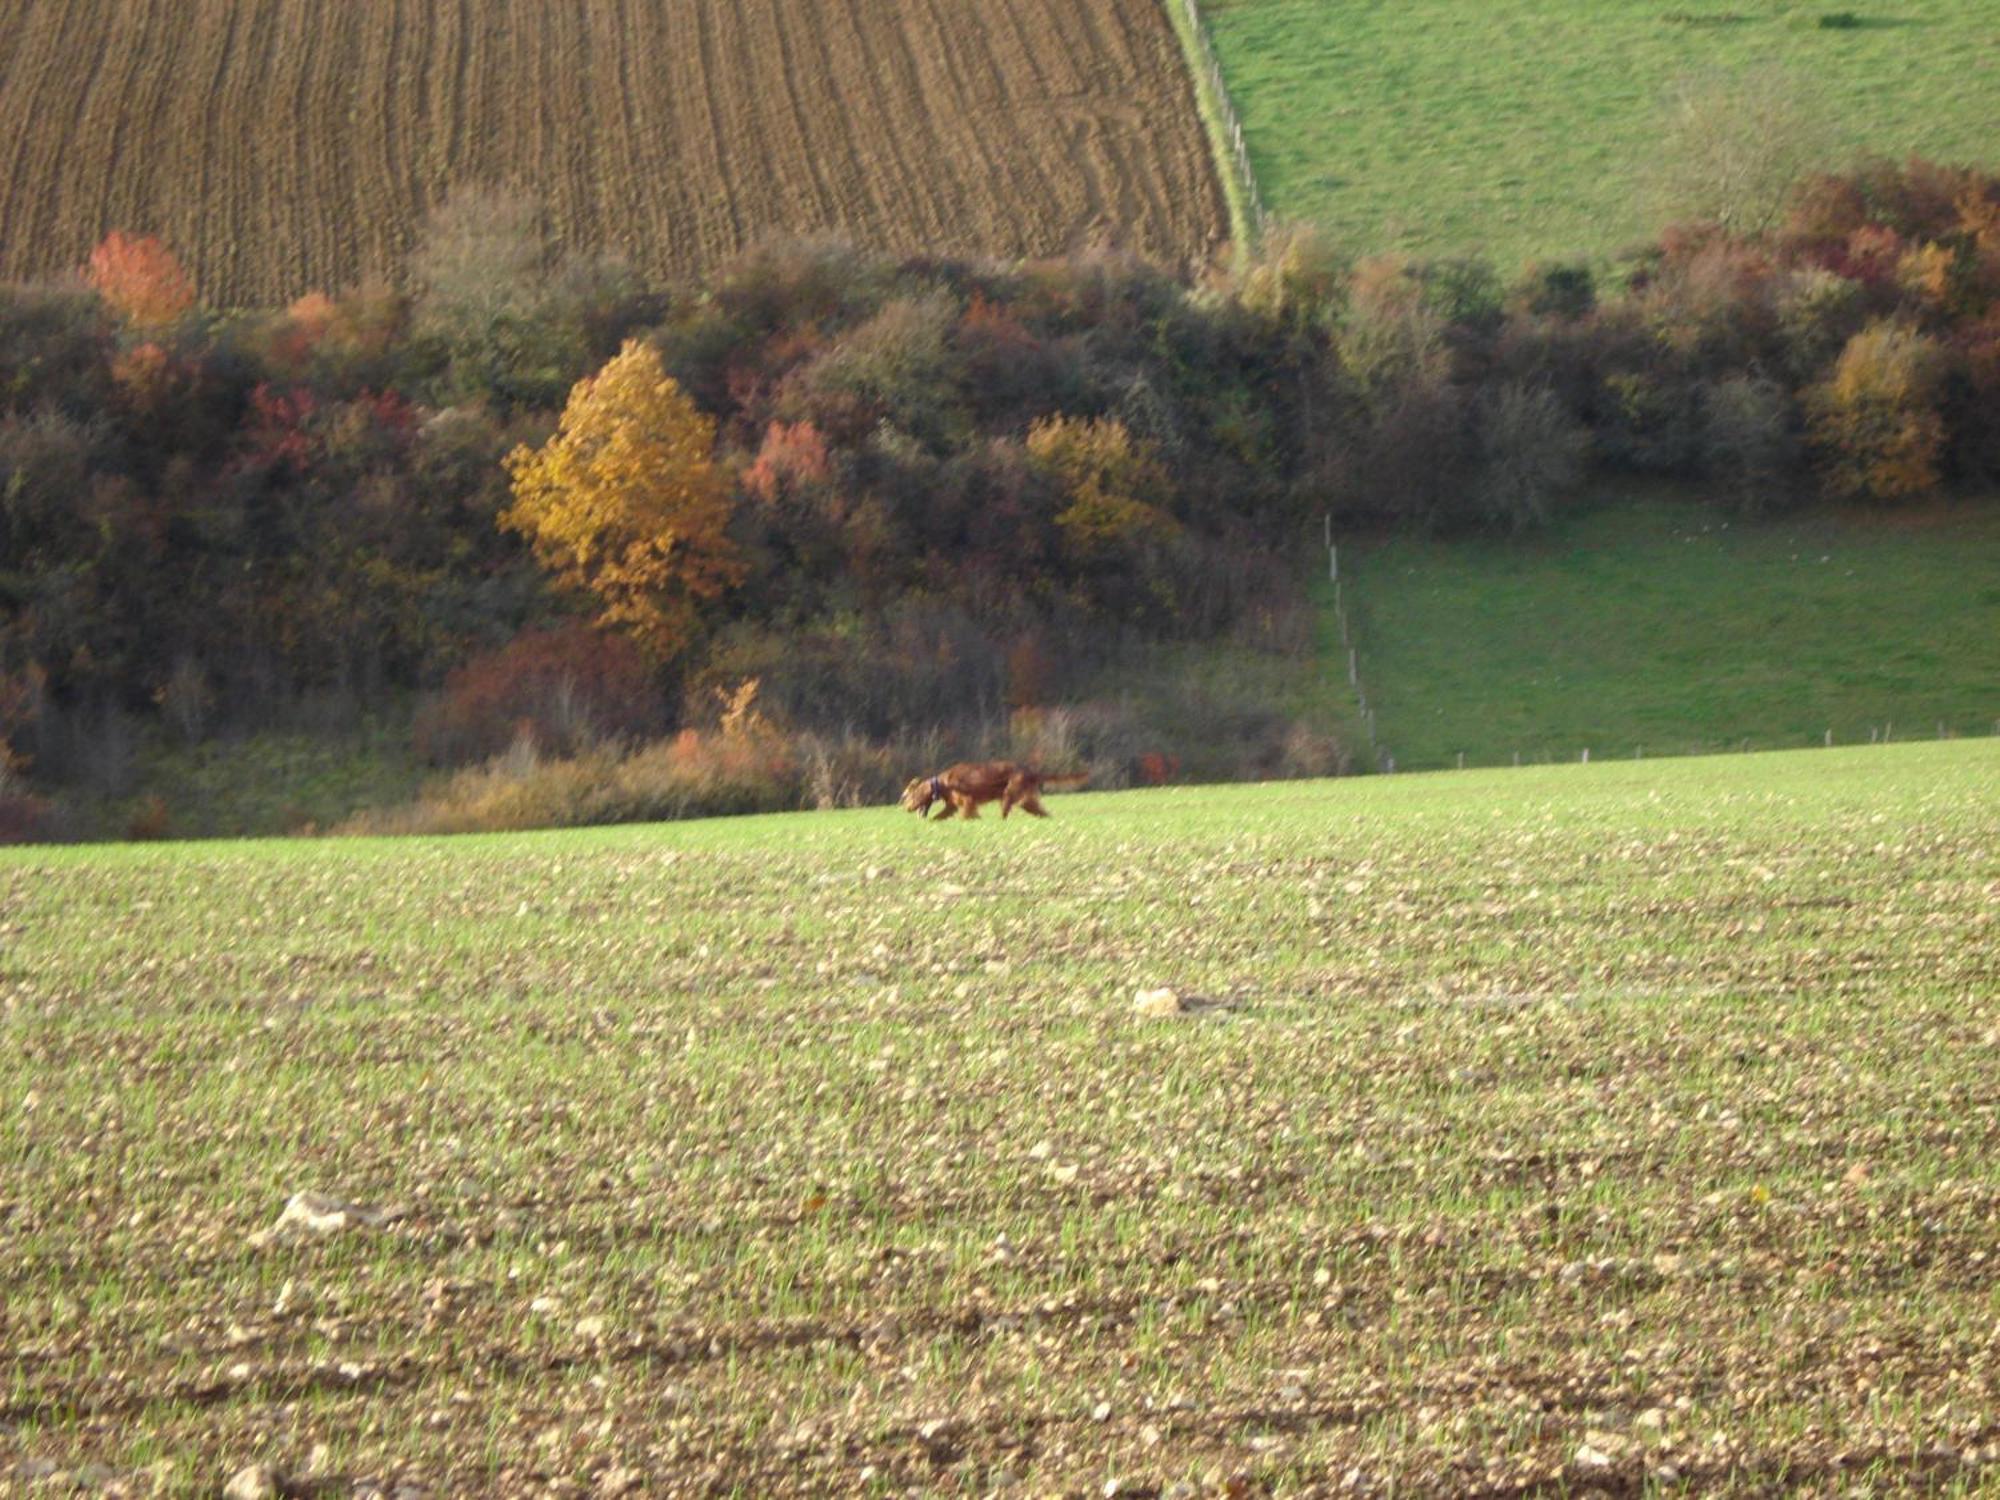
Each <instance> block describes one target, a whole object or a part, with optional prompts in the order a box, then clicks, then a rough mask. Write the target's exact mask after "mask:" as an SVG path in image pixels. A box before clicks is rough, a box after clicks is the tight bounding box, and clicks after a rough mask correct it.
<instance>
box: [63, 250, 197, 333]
mask: <svg viewBox="0 0 2000 1500" xmlns="http://www.w3.org/2000/svg"><path fill="white" fill-rule="evenodd" d="M84 279H85V280H86V281H88V282H89V283H90V286H91V289H92V290H93V291H95V292H96V293H97V295H98V296H100V297H102V298H103V299H104V301H105V304H106V305H107V306H108V307H110V308H111V309H113V310H114V311H115V312H117V313H118V315H119V316H120V317H122V318H124V320H125V321H126V322H127V323H128V324H130V325H131V326H132V327H134V328H163V327H165V326H166V325H168V324H169V323H174V322H177V321H179V319H180V318H181V317H182V316H184V315H185V314H186V313H187V311H188V310H189V309H190V308H192V307H193V306H194V283H193V282H192V281H191V280H189V279H188V274H187V272H186V271H185V270H183V269H182V268H181V263H180V262H179V261H178V260H176V259H175V258H174V252H173V251H171V250H169V249H168V248H167V247H166V246H165V245H164V244H162V243H161V242H160V240H159V239H158V238H157V237H156V236H154V235H150V234H147V235H136V236H135V235H128V234H125V233H123V232H122V231H120V230H116V229H114V230H112V231H111V233H109V234H107V235H106V236H105V237H104V239H103V242H102V243H100V244H99V245H98V247H97V248H96V249H95V250H93V251H91V252H90V264H89V265H88V266H87V267H86V268H85V270H84Z"/></svg>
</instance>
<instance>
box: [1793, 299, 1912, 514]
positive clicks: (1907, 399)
mask: <svg viewBox="0 0 2000 1500" xmlns="http://www.w3.org/2000/svg"><path fill="white" fill-rule="evenodd" d="M1945 373H1946V372H1945V358H1944V351H1943V350H1941V349H1940V348H1939V346H1938V345H1937V344H1936V343H1935V342H1933V341H1932V340H1931V339H1929V338H1928V337H1926V336H1925V335H1924V334H1922V333H1920V332H1918V331H1917V330H1916V329H1914V328H1906V327H1902V326H1900V325H1898V324H1895V323H1889V322H1876V323H1871V324H1869V325H1868V326H1867V327H1866V328H1864V329H1862V330H1861V332H1859V333H1857V334H1855V335H1854V337H1853V338H1851V339H1849V340H1848V341H1847V347H1846V348H1845V349H1843V350H1842V351H1841V354H1840V358H1839V360H1838V361H1837V362H1836V363H1835V365H1834V368H1833V374H1832V376H1831V377H1830V378H1829V379H1827V380H1826V381H1824V382H1822V383H1821V384H1819V385H1816V386H1813V387H1812V388H1810V389H1809V390H1808V391H1807V392H1806V411H1807V414H1808V418H1809V424H1810V429H1811V435H1812V439H1813V442H1814V443H1815V445H1816V446H1817V447H1818V448H1819V450H1820V457H1821V462H1822V464H1823V466H1824V472H1825V476H1826V481H1827V487H1828V488H1829V489H1830V490H1831V491H1832V492H1833V493H1834V494H1836V495H1838V496H1840V497H1842V498H1844V499H1868V500H1877V501H1885V502H1893V501H1899V500H1908V499H1911V498H1914V497H1916V496H1920V495H1923V494H1926V493H1928V492H1929V491H1930V490H1932V489H1934V488H1936V486H1937V483H1938V477H1939V461H1940V459H1941V458H1942V456H1943V452H1944V443H1945V425H1944V419H1943V417H1942V416H1941V415H1940V414H1939V410H1938V403H1939V399H1940V397H1941V395H1942V393H1943V389H1944V383H1945V382H1944V377H1945Z"/></svg>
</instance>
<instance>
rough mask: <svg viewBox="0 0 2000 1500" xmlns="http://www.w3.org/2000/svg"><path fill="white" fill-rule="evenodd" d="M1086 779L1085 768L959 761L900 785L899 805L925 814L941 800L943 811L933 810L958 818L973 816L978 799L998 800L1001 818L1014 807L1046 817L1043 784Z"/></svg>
mask: <svg viewBox="0 0 2000 1500" xmlns="http://www.w3.org/2000/svg"><path fill="white" fill-rule="evenodd" d="M1089 779H1090V773H1089V772H1088V771H1075V772H1071V773H1069V774H1068V775H1064V776H1051V775H1049V774H1047V773H1046V772H1044V771H1036V770H1032V769H1030V768H1029V767H1027V766H1021V765H1016V764H1015V763H1014V762H1013V761H1011V760H981V761H960V762H959V763H958V764H957V765H955V766H948V767H946V768H945V769H944V770H942V771H940V772H938V773H937V775H935V776H919V777H918V778H917V779H916V780H914V781H912V782H911V783H910V784H909V785H908V786H906V787H904V788H903V806H904V807H906V808H908V809H909V810H910V811H911V812H913V813H921V814H924V815H925V816H929V815H930V810H931V808H932V807H933V806H934V805H936V804H937V803H940V802H942V803H943V804H944V811H943V812H942V813H939V814H937V816H938V817H940V818H949V817H950V816H951V815H952V814H953V813H957V814H958V815H959V816H960V817H961V818H976V817H978V816H979V804H980V803H982V802H993V801H998V802H999V804H1000V816H1001V817H1002V818H1005V817H1006V816H1007V814H1008V813H1010V812H1012V811H1013V810H1014V809H1015V808H1017V807H1018V808H1020V809H1021V811H1022V812H1024V813H1033V814H1034V815H1035V816H1036V817H1038V818H1046V817H1047V816H1048V815H1049V810H1048V809H1047V808H1046V807H1044V806H1042V797H1041V791H1042V788H1043V787H1045V786H1075V785H1077V784H1078V783H1080V782H1083V781H1087V780H1089Z"/></svg>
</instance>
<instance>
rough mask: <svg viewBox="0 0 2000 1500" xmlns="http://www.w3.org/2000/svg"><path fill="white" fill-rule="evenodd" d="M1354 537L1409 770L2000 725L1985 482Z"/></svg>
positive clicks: (1999, 560)
mask: <svg viewBox="0 0 2000 1500" xmlns="http://www.w3.org/2000/svg"><path fill="white" fill-rule="evenodd" d="M1343 557H1344V558H1345V563H1344V570H1345V574H1346V577H1345V580H1344V584H1343V589H1344V594H1345V599H1346V602H1347V606H1348V609H1349V611H1350V615H1351V617H1352V619H1353V622H1354V625H1355V629H1356V632H1357V635H1358V639H1359V640H1360V642H1361V666H1362V674H1363V685H1364V687H1365V688H1366V689H1367V691H1368V694H1369V697H1370V699H1371V700H1372V702H1373V704H1374V706H1375V711H1376V723H1377V730H1378V734H1379V737H1380V739H1381V741H1382V743H1383V744H1384V745H1385V746H1387V747H1388V749H1389V750H1390V752H1391V753H1393V754H1394V755H1395V757H1396V762H1397V765H1398V767H1399V768H1402V769H1418V768H1435V767H1441V766H1451V765H1454V764H1456V759H1457V757H1458V755H1459V754H1460V753H1463V754H1464V755H1465V757H1466V762H1467V764H1469V765H1506V764H1509V763H1511V761H1512V760H1513V757H1514V756H1515V755H1517V754H1518V755H1519V756H1520V757H1521V759H1522V760H1523V761H1524V762H1525V761H1538V760H1575V759H1577V758H1578V757H1579V756H1580V755H1581V754H1582V752H1583V751H1584V750H1586V749H1588V750H1589V751H1590V752H1591V754H1592V757H1593V758H1600V759H1601V758H1603V757H1606V756H1611V757H1630V756H1632V755H1635V754H1640V753H1643V754H1645V755H1685V754H1688V753H1690V752H1701V751H1711V750H1722V749H1733V748H1741V747H1742V746H1743V745H1745V744H1746V742H1747V744H1748V745H1749V746H1751V747H1753V748H1760V749H1772V748H1783V747H1787V746H1797V745H1817V744H1821V743H1822V742H1823V740H1824V737H1825V734H1826V732H1827V731H1828V730H1829V729H1831V730H1832V731H1833V735H1834V741H1835V743H1836V744H1842V745H1847V744H1854V743H1856V742H1860V743H1864V744H1865V743H1867V742H1868V741H1869V737H1870V734H1871V732H1873V733H1875V734H1878V735H1879V734H1881V733H1884V732H1887V733H1888V734H1889V735H1891V736H1892V737H1893V738H1898V739H1934V738H1936V737H1937V734H1938V726H1939V725H1940V724H1943V726H1944V728H1945V731H1946V733H1948V734H1953V735H1990V734H1993V733H1995V732H2000V731H1996V724H2000V505H1995V504H1993V503H1991V502H1990V501H1986V502H1979V503H1973V502H1967V503H1964V504H1962V505H1960V506H1958V507H1955V508H1949V509H1939V510H1935V511H1929V512H1926V513H1924V514H1923V515H1921V516H1909V517H1901V518H1898V517H1893V516H1886V515H1873V514H1862V515H1854V514H1840V513H1835V512H1820V513H1816V514H1813V515H1810V516H1805V517H1794V518H1790V519H1782V520H1774V521H1764V522H1754V523H1749V522H1742V521H1730V520H1727V519H1726V518H1724V517H1722V516H1720V515H1718V514H1717V513H1716V512H1715V511H1714V510H1713V509H1712V508H1709V507H1706V506H1702V505H1698V504H1696V503H1695V502H1694V501H1692V500H1690V499H1685V498H1683V499H1676V498H1671V497H1670V496H1669V495H1668V493H1667V492H1660V491H1648V492H1643V495H1642V496H1641V497H1639V498H1634V497H1626V498H1623V499H1617V498H1610V497H1607V503H1606V504H1604V505H1603V506H1602V507H1601V508H1598V509H1595V510H1593V511H1590V512H1588V513H1585V514H1580V515H1577V516H1575V517H1573V518H1571V519H1569V520H1567V521H1565V522H1562V523H1560V524H1559V525H1557V526H1555V527H1553V528H1551V529H1550V530H1549V531H1548V532H1546V533H1543V534H1540V535H1537V536H1534V537H1531V538H1527V539H1524V540H1484V541H1482V540H1453V541H1450V542H1434V541H1430V540H1426V539H1423V538H1417V537H1401V538H1396V539H1394V540H1390V541H1386V542H1382V543H1379V544H1376V545H1373V546H1367V545H1356V546H1351V547H1349V548H1346V549H1344V551H1343ZM1330 594H1331V590H1330V589H1322V599H1323V602H1324V601H1326V600H1327V599H1328V598H1329V596H1330ZM1326 672H1327V674H1328V676H1329V677H1331V678H1333V679H1334V691H1336V692H1339V693H1345V691H1346V681H1345V670H1344V662H1343V661H1339V660H1333V659H1331V658H1329V660H1328V662H1327V666H1326Z"/></svg>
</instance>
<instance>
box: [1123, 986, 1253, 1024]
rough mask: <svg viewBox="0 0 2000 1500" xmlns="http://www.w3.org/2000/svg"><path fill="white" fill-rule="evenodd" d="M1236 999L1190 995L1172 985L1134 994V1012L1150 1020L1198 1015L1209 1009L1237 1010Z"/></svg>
mask: <svg viewBox="0 0 2000 1500" xmlns="http://www.w3.org/2000/svg"><path fill="white" fill-rule="evenodd" d="M1235 1009H1236V1002H1235V1001H1234V1000H1218V999H1216V998H1215V997H1214V996H1212V995H1188V994H1183V993H1182V992H1181V991H1179V990H1177V989H1174V988H1173V987H1172V986H1170V985H1162V986H1161V987H1160V988H1158V989H1151V990H1140V991H1138V992H1137V993H1136V994H1134V995H1133V996H1132V1013H1133V1014H1134V1015H1138V1016H1144V1017H1146V1018H1147V1019H1148V1020H1166V1019H1168V1018H1169V1017H1173V1016H1198V1015H1202V1014H1204V1013H1205V1012H1208V1011H1215V1010H1223V1011H1229V1010H1235Z"/></svg>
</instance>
